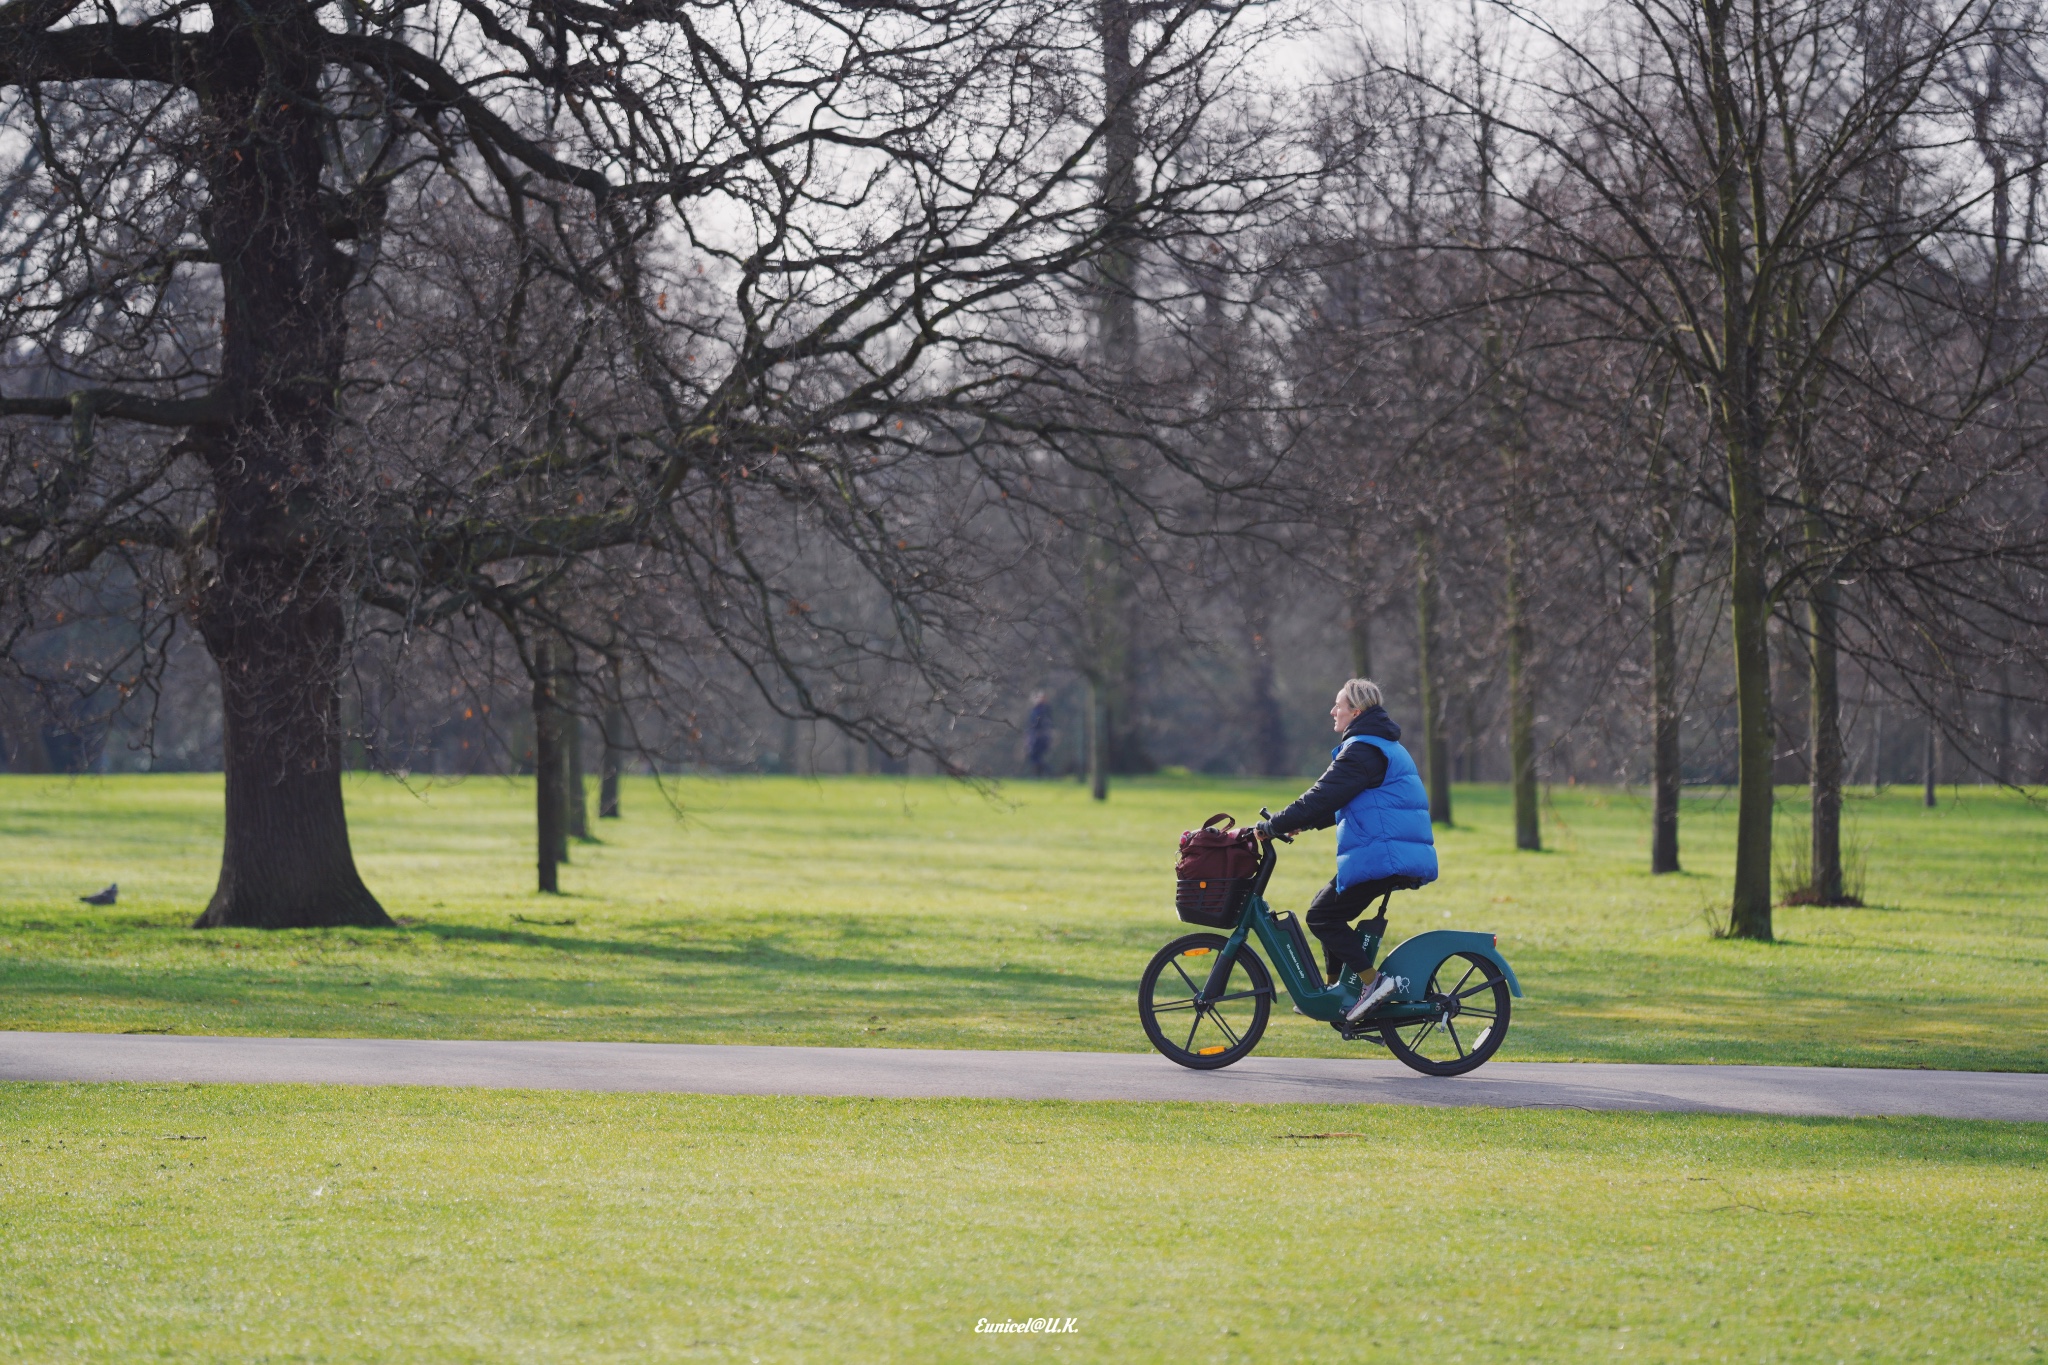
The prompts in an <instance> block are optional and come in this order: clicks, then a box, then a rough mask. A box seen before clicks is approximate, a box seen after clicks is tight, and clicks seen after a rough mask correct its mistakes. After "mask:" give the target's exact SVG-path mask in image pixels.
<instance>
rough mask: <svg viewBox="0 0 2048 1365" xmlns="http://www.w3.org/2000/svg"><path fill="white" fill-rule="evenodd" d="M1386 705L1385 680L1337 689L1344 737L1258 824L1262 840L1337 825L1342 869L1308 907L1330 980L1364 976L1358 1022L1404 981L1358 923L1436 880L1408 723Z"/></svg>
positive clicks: (1335, 711) (1333, 711)
mask: <svg viewBox="0 0 2048 1365" xmlns="http://www.w3.org/2000/svg"><path fill="white" fill-rule="evenodd" d="M1380 703H1381V697H1380V689H1379V686H1378V685H1377V684H1376V683H1372V682H1368V681H1367V680H1366V679H1364V678H1353V679H1352V680H1351V681H1350V682H1347V683H1345V684H1344V686H1343V687H1341V688H1339V689H1338V691H1337V700H1336V702H1335V704H1333V705H1332V706H1331V707H1330V724H1331V728H1333V729H1334V730H1336V731H1337V733H1338V734H1340V735H1342V736H1343V738H1342V739H1341V740H1339V741H1338V743H1337V747H1336V748H1334V749H1332V750H1330V760H1331V761H1330V766H1329V767H1328V768H1327V769H1325V770H1324V772H1323V775H1322V776H1321V777H1319V778H1317V779H1316V784H1315V785H1314V786H1313V787H1310V788H1309V789H1308V790H1307V791H1306V792H1304V793H1302V795H1301V797H1300V799H1298V800H1297V801H1295V803H1294V804H1293V805H1291V806H1289V807H1288V808H1287V809H1286V810H1283V811H1281V812H1280V813H1279V814H1278V815H1276V816H1274V817H1273V818H1272V819H1271V820H1267V821H1262V822H1261V823H1260V824H1259V825H1258V826H1257V829H1258V833H1259V837H1260V838H1262V839H1270V838H1272V837H1273V836H1274V835H1276V834H1292V833H1294V832H1295V831H1296V830H1302V829H1328V828H1329V827H1330V826H1331V825H1335V826H1337V875H1336V876H1335V877H1333V878H1331V880H1330V884H1329V885H1328V886H1326V887H1324V888H1323V889H1322V890H1321V891H1319V892H1317V893H1316V898H1315V900H1314V901H1313V902H1312V903H1311V904H1310V905H1309V907H1308V927H1309V932H1310V933H1312V934H1314V935H1315V936H1316V937H1317V938H1318V939H1320V940H1321V941H1322V945H1323V957H1324V960H1325V962H1327V963H1328V964H1329V969H1330V978H1331V980H1333V981H1334V980H1336V978H1337V976H1338V975H1339V974H1340V973H1341V972H1342V971H1343V969H1344V968H1346V967H1349V968H1351V969H1352V970H1353V971H1355V972H1357V973H1358V976H1359V992H1358V999H1357V1001H1355V1002H1354V1003H1353V1004H1352V1006H1351V1008H1350V1009H1348V1010H1346V1011H1345V1012H1344V1017H1345V1018H1346V1019H1351V1020H1356V1019H1359V1018H1361V1017H1362V1016H1363V1015H1364V1014H1365V1013H1366V1012H1367V1011H1368V1010H1370V1009H1372V1007H1373V1006H1374V1005H1377V1004H1379V1003H1380V1001H1382V1000H1384V999H1386V998H1387V997H1388V996H1389V995H1391V994H1393V992H1394V991H1395V989H1396V988H1397V987H1398V985H1399V983H1398V982H1396V981H1395V979H1394V978H1393V977H1390V976H1388V975H1387V974H1386V973H1385V972H1378V971H1374V970H1373V968H1372V964H1371V963H1370V962H1369V961H1368V960H1367V958H1366V955H1365V941H1364V940H1363V939H1362V938H1360V937H1359V933H1358V931H1357V930H1356V929H1354V928H1352V927H1351V921H1353V920H1355V919H1357V918H1358V917H1359V916H1360V915H1362V914H1364V913H1365V911H1366V908H1367V907H1368V906H1370V905H1371V904H1372V903H1373V902H1374V901H1376V900H1378V899H1379V898H1380V897H1381V896H1383V895H1385V894H1386V893H1387V892H1388V891H1399V890H1405V889H1408V888H1412V887H1417V886H1421V885H1422V884H1423V883H1425V882H1433V881H1435V880H1436V838H1435V835H1434V834H1433V833H1432V831H1431V830H1430V827H1429V793H1428V792H1427V791H1426V790H1424V788H1423V785H1422V777H1421V774H1420V773H1418V772H1417V771H1416V768H1415V760H1414V759H1412V758H1410V757H1409V756H1408V751H1407V750H1406V749H1404V748H1402V747H1401V727H1400V726H1398V725H1396V724H1394V719H1393V717H1391V716H1389V715H1388V714H1387V712H1386V708H1385V707H1384V706H1382V705H1381V704H1380Z"/></svg>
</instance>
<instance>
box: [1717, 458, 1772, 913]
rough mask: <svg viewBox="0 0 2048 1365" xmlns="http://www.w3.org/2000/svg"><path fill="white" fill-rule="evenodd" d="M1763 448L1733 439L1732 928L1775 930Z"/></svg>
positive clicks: (1730, 481)
mask: <svg viewBox="0 0 2048 1365" xmlns="http://www.w3.org/2000/svg"><path fill="white" fill-rule="evenodd" d="M1761 465H1762V451H1761V450H1760V449H1757V448H1752V447H1751V445H1750V444H1749V442H1748V441H1746V440H1745V439H1743V436H1742V434H1740V433H1738V434H1737V435H1736V436H1735V437H1734V439H1732V440H1731V441H1730V442H1729V444H1728V485H1729V501H1730V508H1731V511H1732V514H1733V515H1732V518H1731V520H1732V522H1733V527H1732V529H1733V532H1734V542H1735V544H1734V551H1733V559H1734V563H1733V573H1732V576H1731V580H1730V583H1729V596H1730V603H1729V615H1730V617H1731V620H1732V624H1733V634H1734V639H1735V715H1736V722H1735V723H1736V749H1735V753H1736V760H1735V772H1736V777H1735V790H1736V810H1735V886H1734V891H1733V894H1732V896H1731V898H1730V902H1729V917H1728V919H1729V932H1730V933H1731V934H1733V935H1734V936H1735V937H1737V938H1753V939H1764V940H1768V939H1770V938H1771V809H1772V801H1773V799H1774V797H1773V793H1772V789H1771V767H1772V761H1773V759H1774V758H1775V757H1776V755H1775V753H1774V752H1773V750H1774V740H1775V734H1774V729H1773V725H1772V719H1771V657H1770V642H1769V637H1768V635H1767V630H1768V627H1769V625H1770V619H1771V607H1770V598H1769V590H1768V586H1767V584H1766V580H1765V566H1764V489H1763V475H1762V469H1761Z"/></svg>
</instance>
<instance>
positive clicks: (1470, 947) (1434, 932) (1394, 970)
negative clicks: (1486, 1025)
mask: <svg viewBox="0 0 2048 1365" xmlns="http://www.w3.org/2000/svg"><path fill="white" fill-rule="evenodd" d="M1493 938H1494V936H1493V935H1492V934H1476V933H1473V932H1472V931H1471V930H1469V929H1431V930H1429V931H1428V932H1426V933H1421V934H1417V935H1415V936H1414V937H1413V938H1410V939H1405V940H1403V941H1402V944H1401V946H1400V947H1398V948H1396V949H1394V951H1393V952H1391V953H1389V954H1387V960H1386V961H1385V962H1382V963H1381V964H1380V970H1381V971H1383V972H1385V973H1386V974H1387V975H1388V976H1405V977H1407V978H1408V990H1407V992H1404V994H1410V995H1414V996H1415V998H1417V999H1420V998H1421V992H1424V991H1426V990H1428V989H1429V974H1430V973H1431V972H1433V971H1435V970H1436V967H1437V964H1438V963H1440V962H1442V961H1443V960H1444V959H1445V958H1447V957H1449V956H1450V955H1451V954H1452V953H1477V954H1478V955H1479V956H1481V957H1483V958H1485V959H1486V960H1487V961H1488V962H1491V963H1492V964H1493V965H1494V966H1496V967H1498V968H1500V969H1501V972H1502V973H1503V974H1504V975H1505V976H1506V977H1507V979H1508V991H1509V993H1510V994H1512V995H1516V996H1519V995H1521V993H1522V983H1521V982H1519V981H1517V980H1515V969H1514V968H1513V967H1510V966H1509V965H1508V960H1507V959H1506V958H1504V957H1502V956H1501V955H1500V949H1498V948H1496V947H1494V946H1493Z"/></svg>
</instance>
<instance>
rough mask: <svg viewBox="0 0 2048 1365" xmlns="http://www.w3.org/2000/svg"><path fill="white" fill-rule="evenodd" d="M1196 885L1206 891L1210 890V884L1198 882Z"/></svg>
mask: <svg viewBox="0 0 2048 1365" xmlns="http://www.w3.org/2000/svg"><path fill="white" fill-rule="evenodd" d="M1195 885H1196V886H1199V887H1201V888H1202V890H1204V891H1207V890H1208V889H1209V883H1207V882H1196V883H1195Z"/></svg>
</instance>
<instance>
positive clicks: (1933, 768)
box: [1920, 716, 1941, 810]
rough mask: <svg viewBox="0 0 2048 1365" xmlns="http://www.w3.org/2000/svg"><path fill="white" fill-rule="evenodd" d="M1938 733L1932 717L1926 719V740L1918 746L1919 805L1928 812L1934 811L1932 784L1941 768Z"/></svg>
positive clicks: (1937, 777)
mask: <svg viewBox="0 0 2048 1365" xmlns="http://www.w3.org/2000/svg"><path fill="white" fill-rule="evenodd" d="M1940 745H1941V739H1940V731H1939V730H1937V729H1936V727H1935V724H1934V717H1933V716H1929V717H1928V718H1927V738H1926V740H1925V742H1924V743H1922V745H1921V746H1920V785H1921V794H1920V803H1921V804H1922V805H1924V806H1926V807H1927V808H1928V809H1929V810H1933V809H1934V784H1935V782H1936V781H1937V780H1938V779H1939V769H1940V767H1941V747H1940Z"/></svg>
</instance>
